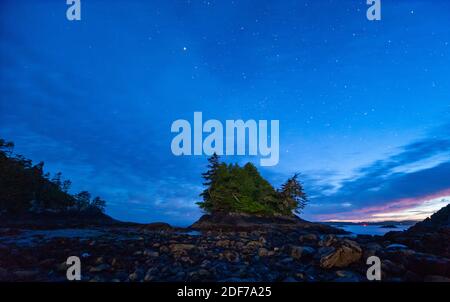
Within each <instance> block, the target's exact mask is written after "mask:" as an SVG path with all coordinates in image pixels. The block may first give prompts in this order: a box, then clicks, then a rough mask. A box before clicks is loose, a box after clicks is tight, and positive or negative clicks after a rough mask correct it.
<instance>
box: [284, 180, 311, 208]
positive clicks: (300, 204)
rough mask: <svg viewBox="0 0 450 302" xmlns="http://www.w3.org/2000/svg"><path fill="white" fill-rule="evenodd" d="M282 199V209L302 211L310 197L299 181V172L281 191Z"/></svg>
mask: <svg viewBox="0 0 450 302" xmlns="http://www.w3.org/2000/svg"><path fill="white" fill-rule="evenodd" d="M279 194H280V199H281V210H282V211H283V212H285V213H292V211H294V212H296V213H298V214H299V213H301V211H302V210H303V209H304V208H305V206H306V204H307V202H308V199H307V196H306V193H305V192H304V190H303V186H302V184H301V183H300V182H299V181H298V173H296V174H295V175H294V176H292V177H291V178H289V179H288V180H287V181H286V182H285V183H284V184H283V185H282V186H281V190H280V192H279Z"/></svg>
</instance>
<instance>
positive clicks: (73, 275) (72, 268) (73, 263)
mask: <svg viewBox="0 0 450 302" xmlns="http://www.w3.org/2000/svg"><path fill="white" fill-rule="evenodd" d="M66 264H67V265H68V266H69V267H68V268H67V271H66V277H67V280H69V281H74V280H77V281H80V280H81V261H80V258H79V257H77V256H70V257H69V258H67V260H66Z"/></svg>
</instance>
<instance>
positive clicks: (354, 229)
mask: <svg viewBox="0 0 450 302" xmlns="http://www.w3.org/2000/svg"><path fill="white" fill-rule="evenodd" d="M395 226H396V228H383V227H381V225H359V224H357V225H354V224H350V225H339V226H334V227H337V228H340V229H344V230H345V231H347V232H351V233H353V234H357V235H380V236H382V235H384V234H386V233H387V232H390V231H404V230H406V229H408V228H409V227H410V225H401V224H399V225H395Z"/></svg>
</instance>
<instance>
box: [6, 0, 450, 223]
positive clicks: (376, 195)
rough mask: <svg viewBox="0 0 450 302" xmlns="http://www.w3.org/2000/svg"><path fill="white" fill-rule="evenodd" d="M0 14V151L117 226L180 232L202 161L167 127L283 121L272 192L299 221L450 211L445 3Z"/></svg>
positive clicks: (204, 5) (28, 8) (136, 6)
mask: <svg viewBox="0 0 450 302" xmlns="http://www.w3.org/2000/svg"><path fill="white" fill-rule="evenodd" d="M81 3H82V20H81V21H72V22H69V21H68V20H67V19H66V9H67V7H68V6H67V5H66V1H65V0H53V1H48V0H47V1H44V0H39V1H36V0H29V1H26V0H6V1H5V0H2V1H1V2H0V42H1V44H0V60H1V61H0V66H1V72H0V137H2V138H4V139H7V140H12V141H14V142H15V143H16V148H15V151H16V152H17V153H20V154H23V155H25V156H26V157H28V158H31V159H33V160H34V161H35V162H38V161H40V160H43V161H45V167H46V171H49V172H52V173H55V172H58V171H61V172H62V173H63V175H64V176H65V177H66V178H68V179H71V180H72V181H73V187H72V192H77V191H80V190H88V191H90V192H92V193H93V194H94V195H100V196H102V197H103V198H104V199H106V200H107V202H108V204H107V213H108V214H110V215H112V216H113V217H114V218H118V219H123V220H129V221H138V222H151V221H167V222H169V223H172V224H175V225H187V224H189V223H192V222H193V221H194V220H195V219H197V218H198V217H199V216H200V215H201V212H200V210H198V208H197V206H196V205H195V202H196V201H199V200H200V197H199V196H198V194H199V193H200V192H201V191H202V188H203V187H202V180H201V177H200V174H201V172H203V171H204V170H205V166H206V164H207V161H206V159H207V157H206V156H186V157H176V156H174V155H173V154H172V152H171V149H170V144H171V140H172V138H173V137H174V134H173V133H171V131H170V128H171V124H172V122H173V121H175V120H177V119H187V120H190V121H192V120H193V114H194V112H195V111H201V112H203V116H204V119H218V120H221V121H225V120H227V119H231V120H236V119H243V120H248V119H254V120H279V121H280V161H279V164H278V165H276V166H273V167H259V166H258V163H259V159H258V157H245V156H234V157H226V158H224V159H225V161H227V162H238V163H245V162H246V161H252V162H254V163H255V164H256V165H257V166H258V168H259V169H260V171H261V173H262V174H263V176H264V177H266V178H267V179H268V180H269V181H270V182H271V183H272V184H273V185H274V186H279V185H280V184H281V183H282V182H283V181H284V180H286V179H287V178H288V177H289V176H291V175H292V174H293V173H295V172H301V173H302V174H301V177H300V178H301V180H302V181H303V183H304V185H305V189H306V192H307V193H308V195H309V197H310V205H309V207H308V208H307V209H306V211H305V213H304V215H303V217H304V218H306V219H309V220H374V221H375V220H385V219H386V220H389V219H418V218H424V217H426V216H429V215H430V214H431V213H432V212H434V211H436V210H437V209H439V208H440V207H442V206H444V205H446V204H448V203H449V202H450V1H443V0H414V1H412V0H410V1H408V0H402V1H400V0H382V20H381V21H368V20H367V18H366V10H367V8H368V6H367V5H366V1H365V0H339V1H338V0H334V1H332V0H310V1H306V0H305V1H302V0H295V1H290V0H283V1H265V0H254V1H250V0H243V1H237V0H235V1H226V0H220V1H214V0H210V1H195V0H179V1H175V0H173V1H172V0H164V1H163V0H161V1H136V0H135V1H118V0H114V1H113V0H111V1H106V0H103V1H95V0H84V1H83V0H82V1H81Z"/></svg>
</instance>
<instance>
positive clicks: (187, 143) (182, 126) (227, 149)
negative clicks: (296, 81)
mask: <svg viewBox="0 0 450 302" xmlns="http://www.w3.org/2000/svg"><path fill="white" fill-rule="evenodd" d="M224 129H225V133H224ZM171 131H172V133H178V134H177V135H176V136H175V137H174V138H173V140H172V144H171V149H172V153H173V154H174V155H176V156H181V155H203V154H205V155H208V156H211V155H213V154H214V153H216V154H217V155H251V156H256V155H260V156H261V159H260V164H261V166H275V165H276V164H278V161H279V157H280V151H279V149H280V146H279V144H280V143H279V131H280V122H279V121H278V120H272V121H270V134H269V124H268V121H267V120H260V121H258V122H256V121H255V120H248V121H245V122H244V121H243V120H227V121H225V127H224V126H223V125H222V123H221V122H220V121H218V120H207V121H206V122H205V123H203V117H202V113H201V112H194V126H193V127H191V123H190V122H189V121H187V120H181V119H180V120H176V121H174V122H173V123H172V127H171ZM204 133H207V134H208V135H207V136H206V137H205V138H204V139H203V134H204ZM192 136H193V138H194V140H193V142H192ZM224 138H225V141H224ZM269 140H270V144H269V142H268V141H269ZM235 143H236V144H235ZM192 145H193V146H192ZM235 145H236V146H235ZM235 149H236V152H235ZM247 151H248V153H246V152H247Z"/></svg>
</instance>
